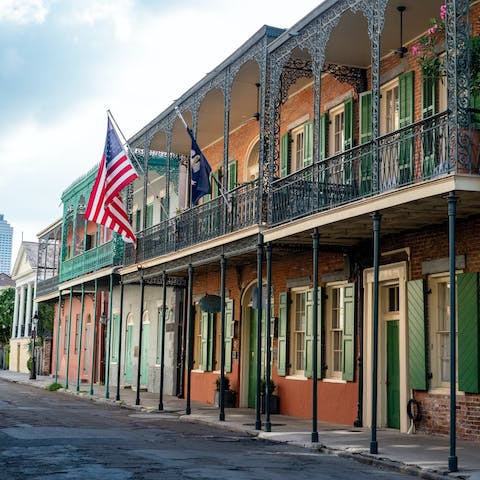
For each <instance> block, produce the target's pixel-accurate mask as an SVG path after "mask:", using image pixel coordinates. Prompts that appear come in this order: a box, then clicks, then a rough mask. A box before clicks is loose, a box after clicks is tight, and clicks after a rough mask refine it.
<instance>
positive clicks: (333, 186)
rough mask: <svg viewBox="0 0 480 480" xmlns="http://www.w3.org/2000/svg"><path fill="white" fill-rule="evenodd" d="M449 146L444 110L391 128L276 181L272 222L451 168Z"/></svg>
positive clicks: (437, 174) (327, 207) (303, 215)
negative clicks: (397, 127)
mask: <svg viewBox="0 0 480 480" xmlns="http://www.w3.org/2000/svg"><path fill="white" fill-rule="evenodd" d="M375 145H377V147H375ZM447 147H448V124H447V114H446V112H444V113H442V114H439V115H435V116H432V117H429V118H428V119H425V120H422V121H420V122H417V123H414V124H412V125H409V126H407V127H405V128H402V129H400V130H397V131H395V132H393V133H389V134H388V135H385V136H383V137H381V138H379V139H378V140H377V142H369V143H366V144H364V145H360V146H358V147H355V148H353V149H351V150H347V151H345V152H342V153H340V154H338V155H335V156H333V157H330V158H327V159H325V160H322V161H321V162H319V163H315V164H313V165H309V166H308V167H306V168H304V169H302V170H300V171H297V172H295V173H292V174H291V175H289V176H287V177H284V178H281V179H279V180H277V181H275V182H273V184H272V187H271V191H270V196H269V216H268V220H269V224H270V225H279V224H281V223H284V222H287V221H290V220H294V219H297V218H301V217H305V216H307V215H311V214H313V213H317V212H321V211H325V210H329V209H331V208H334V207H338V206H340V205H343V204H346V203H349V202H353V201H355V200H359V199H362V198H365V197H369V196H372V195H377V194H379V193H382V192H385V191H387V190H394V189H396V188H400V187H403V186H406V185H409V184H412V183H419V182H423V181H426V180H430V179H433V178H436V177H438V176H440V175H444V174H448V173H451V172H452V171H453V167H452V165H450V164H449V160H448V159H449V157H448V154H447V153H448V151H447ZM375 148H376V150H375ZM374 168H376V169H377V175H376V176H375V175H373V173H374ZM457 170H458V171H459V172H460V173H461V171H460V169H457ZM470 171H473V169H470Z"/></svg>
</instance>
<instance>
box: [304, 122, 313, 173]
mask: <svg viewBox="0 0 480 480" xmlns="http://www.w3.org/2000/svg"><path fill="white" fill-rule="evenodd" d="M312 162H313V122H308V123H306V124H305V125H304V126H303V166H304V167H306V166H308V165H311V163H312Z"/></svg>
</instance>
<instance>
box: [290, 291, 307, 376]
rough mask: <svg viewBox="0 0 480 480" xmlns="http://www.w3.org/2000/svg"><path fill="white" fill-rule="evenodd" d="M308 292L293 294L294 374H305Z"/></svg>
mask: <svg viewBox="0 0 480 480" xmlns="http://www.w3.org/2000/svg"><path fill="white" fill-rule="evenodd" d="M306 296H307V292H306V291H303V292H294V293H293V294H292V308H293V311H292V313H293V315H292V334H291V347H292V348H291V355H290V364H291V370H290V373H291V374H292V375H304V374H305V325H306V308H305V306H306Z"/></svg>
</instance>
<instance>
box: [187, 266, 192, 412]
mask: <svg viewBox="0 0 480 480" xmlns="http://www.w3.org/2000/svg"><path fill="white" fill-rule="evenodd" d="M187 309H188V329H187V406H186V409H185V413H186V415H190V414H191V413H192V408H191V405H190V397H191V388H192V357H193V345H192V342H193V320H194V318H193V266H192V264H190V265H189V266H188V301H187Z"/></svg>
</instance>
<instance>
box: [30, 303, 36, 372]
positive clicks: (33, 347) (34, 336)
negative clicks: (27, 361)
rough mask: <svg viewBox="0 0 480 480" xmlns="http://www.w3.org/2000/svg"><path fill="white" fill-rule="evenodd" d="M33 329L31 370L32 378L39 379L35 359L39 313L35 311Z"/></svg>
mask: <svg viewBox="0 0 480 480" xmlns="http://www.w3.org/2000/svg"><path fill="white" fill-rule="evenodd" d="M31 321H32V331H31V336H32V366H31V368H32V370H31V372H30V380H36V379H37V363H36V359H35V340H36V337H37V325H38V315H37V313H36V312H35V314H34V315H33V318H32V320H31Z"/></svg>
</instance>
